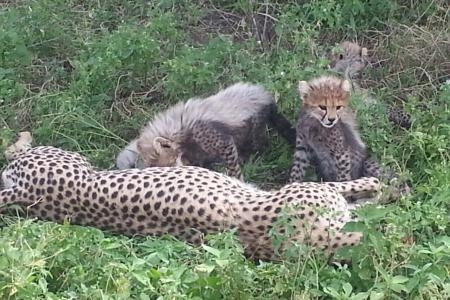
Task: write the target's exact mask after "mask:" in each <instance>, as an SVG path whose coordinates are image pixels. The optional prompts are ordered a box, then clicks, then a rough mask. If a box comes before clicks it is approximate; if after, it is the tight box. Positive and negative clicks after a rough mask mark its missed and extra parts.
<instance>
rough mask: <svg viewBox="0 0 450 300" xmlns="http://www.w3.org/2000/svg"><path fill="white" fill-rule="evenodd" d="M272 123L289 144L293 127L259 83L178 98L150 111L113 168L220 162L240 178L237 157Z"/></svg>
mask: <svg viewBox="0 0 450 300" xmlns="http://www.w3.org/2000/svg"><path fill="white" fill-rule="evenodd" d="M267 124H272V125H274V127H276V128H277V130H278V131H279V132H280V134H281V135H283V136H284V137H285V138H286V139H287V140H288V142H290V143H291V144H292V145H293V144H294V143H295V129H294V128H293V127H292V125H291V124H290V122H289V121H288V120H287V119H286V118H284V117H283V116H282V115H281V114H279V113H278V112H277V106H276V103H275V101H274V98H273V96H272V94H271V93H270V92H268V91H267V90H265V89H264V88H263V87H262V86H259V85H254V84H249V83H236V84H234V85H232V86H230V87H228V88H226V89H224V90H222V91H220V92H218V93H217V94H215V95H212V96H210V97H208V98H205V99H200V98H194V99H190V100H188V101H187V102H180V103H178V104H176V105H175V106H173V107H171V108H169V109H167V110H166V111H163V112H161V113H159V114H158V115H156V116H155V117H154V119H153V120H151V121H150V122H149V123H148V124H147V125H146V126H145V127H144V128H143V129H142V131H141V134H140V136H139V137H138V138H137V139H136V140H133V141H131V143H130V144H129V145H128V146H127V147H126V148H125V149H124V150H123V151H122V152H121V153H120V154H119V156H118V157H117V166H118V168H119V169H126V168H133V167H139V168H143V167H152V166H158V167H165V166H182V165H193V166H201V167H206V168H211V167H212V165H213V164H214V163H225V165H226V167H227V171H228V174H229V175H230V176H234V177H238V178H241V171H240V165H239V163H240V160H243V159H246V158H248V156H249V155H250V154H252V153H255V152H258V151H260V150H261V149H262V148H263V147H264V146H265V145H266V142H267V136H266V125H267Z"/></svg>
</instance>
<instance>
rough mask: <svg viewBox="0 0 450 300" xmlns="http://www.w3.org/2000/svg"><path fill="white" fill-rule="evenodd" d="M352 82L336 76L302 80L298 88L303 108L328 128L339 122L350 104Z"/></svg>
mask: <svg viewBox="0 0 450 300" xmlns="http://www.w3.org/2000/svg"><path fill="white" fill-rule="evenodd" d="M350 88H351V87H350V83H349V82H348V81H347V80H342V79H340V78H337V77H334V76H322V77H319V78H315V79H313V80H310V81H300V82H299V85H298V90H299V93H300V97H301V98H302V101H303V102H302V110H303V111H305V112H307V113H308V114H309V115H311V116H312V117H314V118H316V119H317V120H319V122H320V124H321V125H322V126H324V127H326V128H331V127H333V126H334V125H336V124H337V123H338V121H339V120H340V118H341V117H342V116H343V115H344V114H345V113H346V108H347V107H348V104H349V93H350Z"/></svg>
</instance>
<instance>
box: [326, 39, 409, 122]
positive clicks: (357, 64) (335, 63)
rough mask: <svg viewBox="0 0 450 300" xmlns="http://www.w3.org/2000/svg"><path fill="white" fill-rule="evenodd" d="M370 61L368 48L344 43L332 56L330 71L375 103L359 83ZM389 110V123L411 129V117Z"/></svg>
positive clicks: (392, 107) (353, 89)
mask: <svg viewBox="0 0 450 300" xmlns="http://www.w3.org/2000/svg"><path fill="white" fill-rule="evenodd" d="M370 60H371V58H370V57H369V56H368V50H367V48H364V47H361V46H360V45H358V44H356V43H353V42H349V41H344V42H342V43H341V44H340V47H339V50H338V51H336V52H334V53H332V55H331V63H330V69H332V70H333V71H335V72H337V73H339V74H341V75H342V76H344V78H345V79H347V80H349V82H350V83H351V85H352V92H354V93H358V94H360V95H361V99H362V100H363V101H364V102H366V103H375V102H376V99H375V98H374V97H373V96H372V95H371V94H370V92H369V91H367V90H365V89H363V88H361V85H360V83H359V81H360V80H361V79H362V74H363V71H364V70H365V69H366V68H367V66H369V65H370ZM387 110H388V118H389V121H391V122H392V123H393V124H395V125H398V126H400V127H403V128H406V129H408V128H410V127H411V116H410V115H409V114H407V113H406V112H405V111H403V110H402V109H400V108H398V107H395V106H392V105H390V106H388V108H387Z"/></svg>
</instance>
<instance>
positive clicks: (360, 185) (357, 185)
mask: <svg viewBox="0 0 450 300" xmlns="http://www.w3.org/2000/svg"><path fill="white" fill-rule="evenodd" d="M323 184H325V185H327V186H329V187H332V188H334V189H336V190H337V192H338V193H340V194H341V195H343V196H344V197H346V196H357V195H359V194H361V193H362V194H366V193H369V192H373V193H375V192H378V191H380V190H381V186H382V184H381V182H380V180H379V179H378V178H376V177H362V178H359V179H355V180H350V181H342V182H324V183H323Z"/></svg>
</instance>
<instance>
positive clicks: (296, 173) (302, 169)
mask: <svg viewBox="0 0 450 300" xmlns="http://www.w3.org/2000/svg"><path fill="white" fill-rule="evenodd" d="M304 141H305V139H304V137H303V135H301V134H297V139H296V141H295V153H294V162H293V165H292V169H291V174H290V178H289V182H291V183H292V182H303V180H304V177H305V173H306V169H307V168H308V167H309V166H311V161H310V159H309V156H308V150H307V145H306V144H305V142H304Z"/></svg>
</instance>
